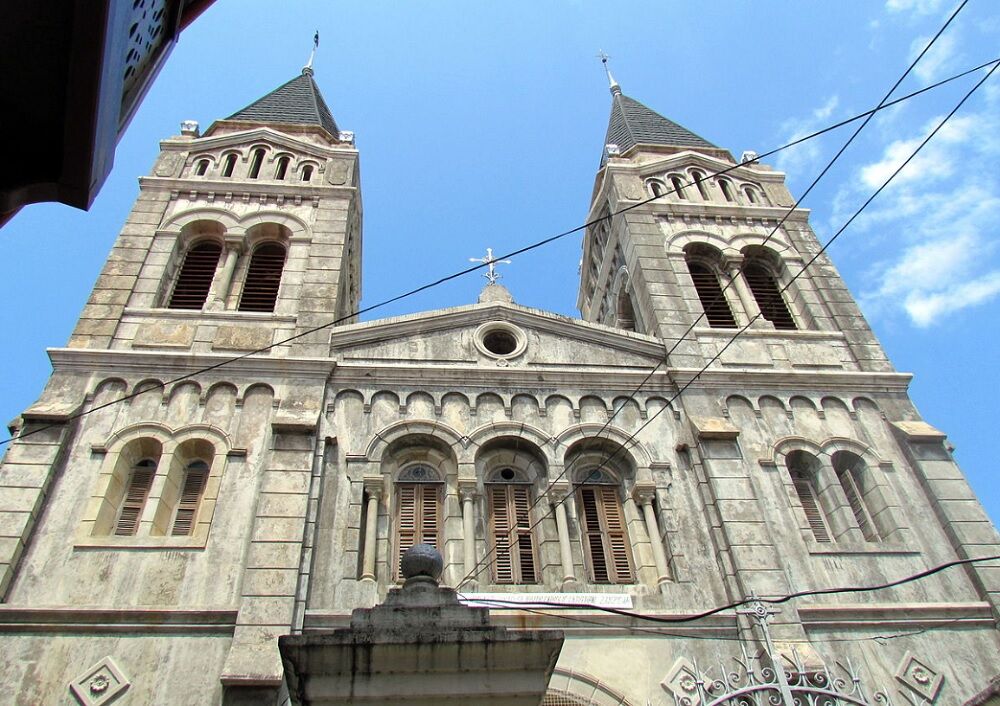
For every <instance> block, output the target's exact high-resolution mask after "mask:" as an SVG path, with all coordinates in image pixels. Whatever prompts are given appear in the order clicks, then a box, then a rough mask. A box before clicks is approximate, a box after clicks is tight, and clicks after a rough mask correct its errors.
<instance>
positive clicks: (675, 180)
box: [670, 176, 687, 201]
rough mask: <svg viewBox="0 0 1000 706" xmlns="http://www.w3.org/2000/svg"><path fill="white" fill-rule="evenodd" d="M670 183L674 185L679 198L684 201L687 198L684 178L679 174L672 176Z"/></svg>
mask: <svg viewBox="0 0 1000 706" xmlns="http://www.w3.org/2000/svg"><path fill="white" fill-rule="evenodd" d="M670 185H671V186H673V187H674V193H675V194H677V198H679V199H681V200H682V201H683V200H685V199H687V194H685V193H684V180H683V179H681V178H680V177H679V176H672V177H670Z"/></svg>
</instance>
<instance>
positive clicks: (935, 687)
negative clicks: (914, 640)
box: [896, 652, 944, 703]
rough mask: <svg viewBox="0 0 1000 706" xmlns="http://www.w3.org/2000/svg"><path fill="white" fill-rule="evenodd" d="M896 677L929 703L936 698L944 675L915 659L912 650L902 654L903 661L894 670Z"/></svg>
mask: <svg viewBox="0 0 1000 706" xmlns="http://www.w3.org/2000/svg"><path fill="white" fill-rule="evenodd" d="M896 679H897V680H898V681H899V682H901V683H902V684H904V685H905V686H907V687H909V688H910V689H912V690H913V691H914V692H916V693H917V695H918V696H920V697H921V698H923V699H925V700H926V701H927V702H929V703H933V701H934V699H936V698H937V695H938V692H940V691H941V685H942V684H944V676H943V675H941V674H938V673H937V672H936V671H935V670H934V669H932V668H931V667H930V666H928V665H927V663H925V662H922V661H921V660H919V659H917V658H916V656H914V654H913V653H912V652H907V653H906V654H905V655H904V656H903V661H902V662H900V663H899V668H898V669H897V670H896Z"/></svg>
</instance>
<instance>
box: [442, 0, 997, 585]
mask: <svg viewBox="0 0 1000 706" xmlns="http://www.w3.org/2000/svg"><path fill="white" fill-rule="evenodd" d="M967 3H968V0H963V1H962V3H961V4H960V5H959V6H958V7H957V8H956V9H955V10H954V11H953V12H952V14H951V15H950V16H949V17H948V19H947V20H946V21H945V23H944V24H943V25H942V26H941V28H940V29H939V30H938V31H937V33H936V34H935V35H934V36H933V37H932V38H931V39H930V41H928V42H927V45H926V46H925V47H924V49H923V51H921V52H920V54H918V55H917V57H916V58H915V59H914V60H913V61H912V62H910V65H909V66H908V67H907V68H906V70H905V71H904V72H903V73H902V75H901V76H900V77H899V78H898V79H896V82H895V83H894V84H893V85H892V88H890V89H889V91H888V92H887V93H886V94H885V96H883V97H882V100H880V101H879V103H878V105H877V106H876V107H875V110H874V111H872V112H871V113H869V114H868V116H867V117H866V118H865V119H864V121H863V122H862V123H861V125H859V126H858V127H857V129H856V130H855V131H854V133H853V134H852V135H851V136H850V137H849V138H848V139H847V141H846V142H845V143H844V144H843V146H841V148H840V149H839V150H837V153H836V154H835V155H834V156H833V158H832V159H830V161H829V162H827V164H826V166H825V167H824V168H823V169H822V170H821V171H820V173H819V174H818V175H817V176H816V178H815V179H813V181H812V183H811V184H810V185H809V187H808V188H807V189H806V190H805V192H804V193H803V194H802V195H801V196H800V197H799V198H798V199H796V200H795V202H794V203H793V204H792V205H791V206H790V207H789V208H788V209H787V210H786V211H785V213H784V215H783V216H782V217H781V220H780V221H778V223H776V224H775V226H774V228H773V229H771V232H770V233H768V234H767V237H765V238H764V240H763V241H762V243H761V245H764V244H766V243H767V242H768V241H769V240H770V239H771V238H772V237H773V236H774V235H775V233H777V232H778V230H779V229H780V228H781V226H782V225H784V223H785V221H786V220H788V218H789V216H791V215H792V214H793V213H794V212H795V210H796V209H797V208H798V207H799V204H801V203H802V201H803V200H804V199H805V198H806V197H807V196H808V195H809V193H810V192H811V191H812V190H813V188H815V186H816V185H817V184H818V183H819V182H820V180H821V179H823V177H824V176H826V174H827V172H829V171H830V169H831V168H832V167H833V165H834V164H835V163H836V162H837V160H838V159H840V157H841V155H843V154H844V152H845V151H846V150H847V148H848V147H849V146H850V145H851V143H853V142H854V140H855V138H857V136H858V135H859V134H860V133H861V131H862V130H864V129H865V127H866V126H867V125H868V123H869V122H870V121H871V119H872V118H873V117H874V115H875V113H876V112H877V111H878V110H880V109H882V108H883V107H884V106H885V103H886V101H888V100H889V98H890V97H891V96H892V94H893V92H894V91H895V90H896V89H897V88H898V87H899V85H900V84H901V83H902V82H903V81H904V80H905V79H906V77H907V76H908V75H909V74H910V72H911V71H913V68H914V67H915V66H916V65H917V64H918V63H919V62H920V60H921V59H922V58H923V56H924V55H925V54H926V53H927V52H928V51H929V50H930V48H931V47H932V46H933V45H934V43H935V42H936V41H937V40H938V38H939V37H940V36H941V35H942V34H943V33H944V31H945V30H946V29H947V28H948V26H949V25H950V24H951V22H952V20H954V19H955V17H956V16H958V13H959V12H961V11H962V8H964V7H965V5H966V4H967ZM994 68H996V67H995V66H994ZM988 76H989V74H987V77H988ZM984 80H985V79H984ZM963 102H964V99H963ZM960 105H961V103H959V106H960ZM956 110H957V107H956ZM952 114H954V111H952ZM949 117H951V116H950V115H949ZM935 132H937V131H936V130H935ZM933 134H934V133H932V136H933ZM928 139H929V138H928ZM922 147H923V144H921V145H920V147H919V148H918V149H917V151H919V150H920V148H922ZM915 154H916V152H914V155H915ZM911 159H912V157H911ZM908 162H909V160H907V163H908ZM903 166H905V163H904V165H903ZM896 173H898V171H897V172H896ZM892 176H893V177H895V173H894V174H893V175H892ZM706 178H707V177H699V178H698V179H696V181H695V183H699V184H700V183H701V181H702V180H704V179H706ZM890 180H891V178H890ZM886 183H888V182H886ZM884 186H885V185H883V187H882V188H884ZM676 190H677V188H676V187H675V188H674V191H676ZM880 191H881V188H880V189H879V190H878V191H876V192H875V195H878V193H879V192H880ZM658 197H659V195H654V196H653V198H652V199H647V200H646V202H649V201H651V200H655V199H656V198H658ZM872 198H874V196H873V197H872ZM870 201H871V200H870V199H869V201H868V202H866V203H865V204H864V206H862V207H861V210H864V208H865V207H866V206H867V205H868V203H870ZM856 215H857V214H855V216H856ZM853 220H854V217H852V218H851V219H850V220H849V221H848V222H847V224H845V226H844V227H845V228H846V227H847V225H849V224H850V223H851V222H852V221H853ZM841 232H843V228H842V229H841V231H839V232H838V233H837V234H836V235H835V236H834V237H833V238H832V239H831V240H830V241H829V242H828V243H827V245H826V246H824V247H823V248H822V249H821V250H820V251H819V253H817V254H816V255H815V256H814V257H813V258H812V259H811V260H810V261H809V262H808V263H807V264H806V265H805V266H804V267H803V268H802V270H800V271H799V273H798V275H796V277H793V278H792V280H791V281H790V282H789V283H788V284H786V285H785V287H783V288H782V289H781V290H780V291H779V296H780V294H782V293H784V291H785V290H787V288H788V286H790V285H791V283H792V282H794V281H795V280H796V279H797V278H798V276H799V275H801V274H802V273H803V272H805V270H806V268H807V267H809V266H810V265H811V264H812V263H813V262H815V261H816V258H818V257H819V255H821V254H822V253H823V252H824V251H825V250H826V247H827V246H829V245H830V244H831V243H832V242H833V241H834V240H836V238H837V236H839V235H840V233H841ZM742 272H743V267H742V265H741V266H740V273H742ZM735 280H736V277H733V278H731V279H730V280H729V282H727V283H726V286H725V287H723V288H721V289H720V291H719V293H718V294H717V295H716V298H715V301H713V302H712V303H711V304H709V305H708V306H704V307H702V313H701V314H699V315H698V316H697V317H696V318H695V320H694V321H693V322H691V324H690V325H689V326H688V327H687V329H685V331H684V333H683V334H681V337H680V338H679V339H677V341H676V342H675V343H674V344H673V346H671V348H670V350H668V351H667V352H666V354H665V355H664V356H663V358H662V359H660V360H659V361H657V363H656V365H655V366H653V369H652V370H651V371H650V372H649V373H648V374H647V375H646V376H645V377H644V378H643V380H642V381H641V382H640V383H639V385H638V387H637V388H636V390H634V391H633V392H632V393H631V394H630V395H629V400H634V399H635V395H636V394H637V393H638V391H639V390H641V389H642V387H643V386H644V385H645V384H646V382H648V381H649V380H650V378H652V376H653V375H654V374H655V373H656V371H657V370H659V369H660V367H661V366H663V365H664V364H666V363H667V362H668V361H669V360H670V356H671V355H672V354H673V353H674V351H675V350H677V347H678V346H679V345H680V344H681V343H682V342H683V341H684V340H685V339H686V338H687V337H688V335H689V334H690V333H691V332H692V331H694V328H695V326H697V324H698V322H699V321H701V320H702V319H703V318H704V317H705V316H706V314H707V312H708V311H709V310H710V309H711V308H713V307H714V305H715V304H716V303H717V302H718V301H720V300H721V299H723V298H724V297H725V292H726V290H727V289H728V288H729V287H730V286H732V284H733V282H734V281H735ZM762 314H763V312H762V311H761V312H759V313H758V314H757V315H756V316H754V317H752V318H751V319H750V321H749V322H748V323H747V324H746V325H745V326H744V327H743V328H742V329H740V330H739V331H737V333H736V335H734V336H733V337H732V339H730V341H729V342H728V343H726V345H725V346H724V347H723V348H722V350H720V351H719V353H718V354H717V355H716V356H715V357H714V358H713V359H712V360H710V361H709V362H708V363H707V364H706V365H705V367H704V368H702V370H701V371H700V372H699V373H698V375H696V376H695V377H694V378H692V379H691V380H689V381H688V382H687V383H686V384H685V385H684V386H683V387H682V388H680V389H679V390H678V391H677V393H676V394H675V395H674V396H673V397H672V398H671V399H670V402H668V403H667V404H666V405H664V407H662V408H661V409H659V410H657V412H656V414H654V415H653V416H652V417H651V418H650V419H649V420H647V422H646V423H645V424H643V425H642V426H641V427H640V428H639V429H638V430H637V431H636V432H635V433H633V434H632V436H631V437H629V441H631V440H633V439H634V438H635V435H636V434H638V432H639V431H641V430H642V429H644V428H645V427H646V426H648V425H649V423H650V422H652V421H653V420H654V419H656V418H657V417H658V416H659V415H660V414H661V413H662V412H663V410H664V409H666V408H667V407H670V406H671V405H672V404H673V402H674V400H676V399H677V398H678V397H680V395H681V393H682V392H683V391H684V390H686V389H687V388H688V387H689V386H690V385H691V383H693V382H694V380H696V379H698V377H700V376H701V373H703V372H705V370H706V369H707V368H708V366H709V365H711V364H712V363H713V362H715V360H716V359H718V358H719V357H720V356H721V355H722V353H723V352H725V351H726V349H727V348H728V347H729V346H730V345H732V343H733V341H734V340H736V337H737V336H739V335H740V334H742V333H743V332H745V331H746V330H747V329H748V328H749V327H750V326H751V325H752V324H753V323H754V322H755V321H756V320H757V319H759V318H760V317H761V315H762ZM620 409H622V407H619V408H618V409H615V410H614V412H613V414H612V415H611V416H610V417H608V419H607V421H605V423H604V425H603V426H602V427H601V429H600V430H599V431H598V432H597V434H595V435H594V436H593V437H591V438H600V435H601V433H603V432H604V430H605V429H607V428H608V426H609V425H610V423H611V421H612V420H613V419H614V418H615V417H616V416H617V415H618V412H619V410H620ZM620 448H621V447H618V448H616V449H615V452H614V453H613V454H611V455H610V456H607V457H606V458H605V460H604V461H603V462H601V464H600V465H599V466H598V467H597V469H595V471H593V472H592V474H593V473H595V472H596V471H598V470H600V469H602V468H604V467H605V465H606V464H607V463H608V462H609V461H610V460H611V459H612V458H614V456H616V455H617V454H618V452H619V450H620ZM577 458H580V457H579V456H578V457H577ZM574 460H575V459H574ZM570 470H575V464H572V463H571V464H568V465H567V466H566V467H564V468H563V470H562V471H561V472H560V473H559V475H558V476H557V477H556V478H555V479H554V480H552V481H551V482H550V483H549V488H550V489H551V488H552V487H553V486H554V485H555V484H556V483H557V482H559V481H560V480H561V479H562V478H563V477H565V476H566V475H567V474H568V473H569V471H570ZM592 474H591V475H592ZM569 477H570V478H572V475H570V476H569ZM585 482H586V479H584V480H581V481H580V482H579V483H578V484H576V485H573V486H572V488H571V492H575V490H576V488H577V487H579V485H583V484H584V483H585ZM546 494H547V493H540V494H539V495H538V496H537V497H536V498H535V501H534V502H532V503H531V505H530V506H529V507H528V509H527V511H526V513H525V514H526V515H527V514H528V513H530V512H531V510H533V509H534V508H535V507H536V506H537V505H538V503H539V502H540V501H541V499H542V497H544V496H545V495H546ZM563 499H564V498H563ZM539 522H541V519H539V520H538V521H537V522H535V523H534V524H533V525H531V527H530V528H529V530H530V529H533V528H534V527H535V526H536V525H537V524H538V523H539ZM512 525H513V526H512V527H510V529H508V531H507V535H506V539H505V541H506V543H507V551H508V552H509V551H511V548H510V542H511V538H512V537H513V535H514V533H515V532H516V531H518V528H517V526H516V523H512ZM496 552H497V547H496V541H495V540H494V546H493V547H492V549H491V550H490V551H488V552H487V554H486V555H485V556H484V557H483V559H481V560H480V561H478V562H477V563H476V566H474V567H473V568H472V570H470V571H469V572H468V573H467V575H466V576H465V577H464V578H463V579H462V581H461V582H459V584H458V585H459V587H461V586H462V585H463V584H465V582H466V581H468V580H469V579H470V578H475V577H476V576H478V575H479V573H481V572H482V570H479V571H476V569H478V567H479V565H480V564H481V563H482V562H483V561H484V560H485V559H486V558H487V557H489V556H490V554H491V553H493V554H495V553H496ZM493 561H496V557H495V558H494V560H493ZM493 561H491V562H490V564H492V563H493Z"/></svg>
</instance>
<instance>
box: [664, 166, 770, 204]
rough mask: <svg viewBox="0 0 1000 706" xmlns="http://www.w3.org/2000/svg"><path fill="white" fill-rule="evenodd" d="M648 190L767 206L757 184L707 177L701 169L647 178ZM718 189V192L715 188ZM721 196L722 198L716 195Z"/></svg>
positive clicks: (686, 198)
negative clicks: (737, 182) (663, 176)
mask: <svg viewBox="0 0 1000 706" xmlns="http://www.w3.org/2000/svg"><path fill="white" fill-rule="evenodd" d="M646 187H647V188H648V189H649V193H650V194H651V195H653V196H655V197H657V198H659V197H669V198H671V199H673V200H675V201H694V200H700V201H722V202H724V203H730V204H734V205H745V206H768V205H770V204H769V202H768V199H767V196H766V195H765V194H764V192H763V191H762V190H761V188H760V187H759V186H758V185H757V184H750V183H743V184H739V185H737V184H736V183H735V182H734V181H732V180H731V179H729V178H727V177H721V176H720V177H714V178H713V177H710V176H708V175H707V174H706V173H705V172H704V171H702V170H700V169H689V170H688V171H687V173H683V172H674V173H671V174H668V175H666V177H665V178H662V179H660V178H656V179H647V180H646ZM716 189H718V191H716ZM720 195H721V197H722V198H721V199H719V198H718V196H720Z"/></svg>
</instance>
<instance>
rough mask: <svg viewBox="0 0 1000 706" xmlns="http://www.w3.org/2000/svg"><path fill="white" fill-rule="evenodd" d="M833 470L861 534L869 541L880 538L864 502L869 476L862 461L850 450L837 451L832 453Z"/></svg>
mask: <svg viewBox="0 0 1000 706" xmlns="http://www.w3.org/2000/svg"><path fill="white" fill-rule="evenodd" d="M832 461H833V470H834V471H836V473H837V479H838V480H839V481H840V487H841V488H843V489H844V495H846V496H847V503H848V504H849V505H850V506H851V512H852V513H854V519H856V520H857V521H858V527H860V528H861V534H863V535H864V537H865V539H866V540H867V541H869V542H877V541H879V540H880V539H881V537H880V536H879V532H878V527H876V525H875V522H874V521H873V520H872V514H871V512H870V511H869V509H868V505H867V504H866V502H865V495H866V494H867V492H868V490H869V488H868V484H869V478H868V474H867V473H866V471H867V469H866V468H865V463H864V461H862V460H861V458H860V457H858V456H856V455H855V454H852V453H851V452H850V451H838V452H836V453H835V454H833V459H832Z"/></svg>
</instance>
